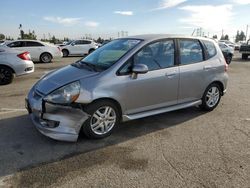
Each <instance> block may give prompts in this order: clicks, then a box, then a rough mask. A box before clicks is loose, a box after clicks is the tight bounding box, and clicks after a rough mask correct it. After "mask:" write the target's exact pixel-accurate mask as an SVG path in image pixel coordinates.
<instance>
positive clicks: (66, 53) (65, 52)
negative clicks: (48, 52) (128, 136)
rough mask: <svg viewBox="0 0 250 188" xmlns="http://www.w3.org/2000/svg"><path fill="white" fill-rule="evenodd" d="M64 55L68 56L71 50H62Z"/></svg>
mask: <svg viewBox="0 0 250 188" xmlns="http://www.w3.org/2000/svg"><path fill="white" fill-rule="evenodd" d="M62 53H63V57H68V56H69V51H68V50H65V49H64V50H62Z"/></svg>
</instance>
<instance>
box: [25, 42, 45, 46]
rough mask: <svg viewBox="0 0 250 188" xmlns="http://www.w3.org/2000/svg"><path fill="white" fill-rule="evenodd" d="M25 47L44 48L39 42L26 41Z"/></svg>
mask: <svg viewBox="0 0 250 188" xmlns="http://www.w3.org/2000/svg"><path fill="white" fill-rule="evenodd" d="M25 46H26V47H36V46H43V45H42V44H41V43H39V42H33V41H26V42H25Z"/></svg>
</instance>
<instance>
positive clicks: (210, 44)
mask: <svg viewBox="0 0 250 188" xmlns="http://www.w3.org/2000/svg"><path fill="white" fill-rule="evenodd" d="M203 43H204V45H205V49H206V51H207V55H208V58H209V59H210V58H212V57H214V56H215V55H216V48H215V46H214V43H213V42H210V41H203Z"/></svg>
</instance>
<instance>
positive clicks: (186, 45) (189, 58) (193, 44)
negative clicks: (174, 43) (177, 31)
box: [180, 39, 203, 65]
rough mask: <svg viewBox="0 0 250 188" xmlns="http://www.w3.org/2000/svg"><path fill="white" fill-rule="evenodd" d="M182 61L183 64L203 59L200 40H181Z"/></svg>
mask: <svg viewBox="0 0 250 188" xmlns="http://www.w3.org/2000/svg"><path fill="white" fill-rule="evenodd" d="M180 61H181V64H183V65H186V64H192V63H198V62H201V61H203V52H202V48H201V45H200V43H199V41H198V40H190V39H182V40H180Z"/></svg>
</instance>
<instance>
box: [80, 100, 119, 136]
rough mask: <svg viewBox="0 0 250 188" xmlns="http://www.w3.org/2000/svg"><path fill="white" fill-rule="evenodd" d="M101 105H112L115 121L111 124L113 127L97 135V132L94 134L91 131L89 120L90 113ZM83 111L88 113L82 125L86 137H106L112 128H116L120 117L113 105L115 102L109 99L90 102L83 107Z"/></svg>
mask: <svg viewBox="0 0 250 188" xmlns="http://www.w3.org/2000/svg"><path fill="white" fill-rule="evenodd" d="M103 106H110V107H112V108H113V109H114V110H115V113H116V123H115V125H114V126H113V128H112V129H111V130H110V131H109V132H107V133H106V134H103V135H98V134H95V133H94V132H93V131H92V129H91V126H90V120H91V117H92V115H93V114H94V113H95V112H96V110H98V109H99V108H101V107H103ZM84 111H85V112H86V113H87V114H88V115H90V117H89V118H88V119H87V120H86V121H85V122H84V123H83V125H82V132H83V133H84V134H85V135H86V136H87V137H88V138H93V139H99V138H105V137H108V136H109V135H111V133H112V132H113V131H114V129H115V128H116V126H117V124H118V123H119V122H120V119H121V116H120V112H119V110H118V107H117V106H116V105H115V103H113V102H112V101H109V100H106V101H105V100H103V101H97V102H94V103H91V104H89V105H87V106H86V107H85V108H84Z"/></svg>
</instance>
